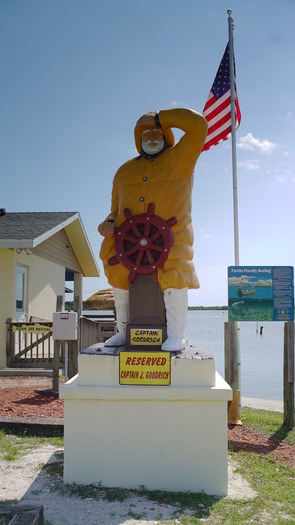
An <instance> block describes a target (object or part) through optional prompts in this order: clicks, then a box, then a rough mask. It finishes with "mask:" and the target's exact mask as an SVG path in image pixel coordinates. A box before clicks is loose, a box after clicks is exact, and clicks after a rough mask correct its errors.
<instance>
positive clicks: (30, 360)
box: [6, 320, 54, 369]
mask: <svg viewBox="0 0 295 525" xmlns="http://www.w3.org/2000/svg"><path fill="white" fill-rule="evenodd" d="M6 326H7V337H6V356H7V366H8V367H12V368H38V367H40V368H49V369H50V368H52V363H53V355H54V341H53V339H52V322H50V321H39V322H34V321H31V322H28V323H24V322H18V323H16V322H12V321H10V320H7V322H6Z"/></svg>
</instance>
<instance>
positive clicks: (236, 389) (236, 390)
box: [227, 9, 241, 416]
mask: <svg viewBox="0 0 295 525" xmlns="http://www.w3.org/2000/svg"><path fill="white" fill-rule="evenodd" d="M227 14H228V43H229V74H230V103H231V144H232V179H233V211H234V251H235V266H239V264H240V256H239V224H238V183H237V155H236V93H235V64H234V44H233V29H234V21H233V19H232V17H231V14H232V11H231V9H228V11H227ZM232 330H235V332H236V334H235V336H234V337H233V341H234V346H233V348H232V352H233V353H234V354H235V357H234V362H235V367H234V368H233V370H232V372H233V374H234V378H233V383H232V384H231V383H229V384H230V385H231V387H232V389H233V401H232V407H234V403H237V398H238V404H239V416H240V412H241V410H240V391H241V381H240V377H241V373H240V366H241V354H240V323H239V322H237V321H235V322H234V323H233V326H232Z"/></svg>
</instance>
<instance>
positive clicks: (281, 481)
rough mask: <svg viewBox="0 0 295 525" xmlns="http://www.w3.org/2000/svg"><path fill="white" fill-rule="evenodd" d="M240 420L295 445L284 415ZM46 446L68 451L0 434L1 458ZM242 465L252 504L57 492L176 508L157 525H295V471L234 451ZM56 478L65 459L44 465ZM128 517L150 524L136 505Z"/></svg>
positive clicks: (57, 441)
mask: <svg viewBox="0 0 295 525" xmlns="http://www.w3.org/2000/svg"><path fill="white" fill-rule="evenodd" d="M241 420H242V422H243V425H244V426H245V427H249V428H251V429H253V430H255V431H256V432H260V433H262V434H264V435H265V436H267V437H268V438H271V437H272V438H275V437H276V438H278V439H279V440H281V441H285V442H289V443H291V444H292V445H294V446H295V429H289V428H286V427H284V426H283V415H282V414H281V413H276V412H269V411H264V410H253V409H248V408H245V409H243V410H242V414H241ZM43 443H51V444H53V445H55V446H57V447H62V446H63V439H62V438H43V437H42V438H40V437H38V438H36V437H33V436H15V435H9V434H5V433H4V432H1V431H0V456H2V457H6V459H7V460H9V461H12V460H13V459H16V458H17V457H20V455H23V454H25V453H27V452H28V451H30V450H31V449H32V448H34V447H36V446H39V445H41V444H43ZM230 454H231V456H232V458H233V459H234V461H235V463H236V464H237V466H238V472H239V473H240V474H241V475H242V476H243V477H244V478H245V479H246V480H247V481H248V482H249V483H250V486H251V487H252V489H253V490H255V491H256V492H257V496H256V497H254V498H252V499H249V500H234V499H230V498H218V497H212V496H208V495H206V494H203V493H201V494H195V493H190V492H184V493H183V492H160V491H148V490H146V489H145V488H144V487H142V488H141V489H140V490H137V491H131V490H127V489H120V488H114V489H106V488H104V487H102V486H101V484H99V483H98V484H93V485H89V486H81V485H76V484H72V485H67V486H65V487H64V486H63V488H62V489H61V486H60V484H57V489H56V490H62V493H63V494H67V495H73V496H75V497H81V498H89V497H91V498H93V499H97V500H99V499H102V498H104V499H107V500H108V501H110V502H111V501H124V500H126V499H127V498H128V496H129V495H132V494H135V495H136V496H139V497H140V496H142V497H145V498H148V499H150V500H151V501H154V502H157V503H163V504H169V505H171V506H172V507H174V508H175V512H174V517H173V519H172V520H168V521H163V520H162V521H161V516H159V517H158V520H159V521H158V525H201V524H202V525H204V523H206V525H250V524H251V525H252V524H253V525H292V524H293V525H295V469H294V468H292V467H290V466H288V465H287V464H285V463H280V462H278V461H275V460H274V456H273V454H272V453H271V452H270V453H268V454H265V453H263V454H259V453H256V452H245V451H243V452H242V451H239V452H235V451H234V450H231V452H230ZM45 468H46V470H47V471H48V472H49V473H50V474H51V475H52V476H59V479H60V477H61V476H62V455H61V456H60V458H59V461H57V462H54V463H51V464H48V465H46V466H45ZM129 516H130V517H131V518H133V519H143V520H148V519H149V517H148V515H144V511H143V512H142V513H140V514H138V513H137V512H136V511H135V510H134V509H133V508H132V506H130V507H129Z"/></svg>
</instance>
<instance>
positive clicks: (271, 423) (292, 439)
mask: <svg viewBox="0 0 295 525" xmlns="http://www.w3.org/2000/svg"><path fill="white" fill-rule="evenodd" d="M241 419H242V423H243V425H244V426H245V427H249V428H251V429H253V430H255V431H257V432H261V434H264V435H267V436H269V437H270V436H272V437H274V438H277V439H280V440H281V439H282V440H284V441H287V442H288V443H291V444H292V445H295V428H293V429H291V428H288V427H284V426H283V414H282V413H280V412H272V411H269V410H252V409H250V408H243V410H242V415H241Z"/></svg>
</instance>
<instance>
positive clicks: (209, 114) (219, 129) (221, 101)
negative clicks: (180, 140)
mask: <svg viewBox="0 0 295 525" xmlns="http://www.w3.org/2000/svg"><path fill="white" fill-rule="evenodd" d="M234 90H235V107H236V128H238V127H239V124H240V122H241V111H240V106H239V100H238V95H237V90H236V71H235V63H234ZM230 98H231V94H230V73H229V44H227V46H226V48H225V52H224V55H223V57H222V60H221V62H220V65H219V68H218V71H217V73H216V77H215V79H214V82H213V84H212V88H211V91H210V93H209V96H208V99H207V102H206V104H205V107H204V109H203V115H204V117H205V118H206V120H207V122H208V134H207V138H206V141H205V144H204V146H203V149H202V151H206V150H208V149H210V148H212V146H216V144H218V143H219V142H221V141H222V140H226V139H228V138H229V137H230V136H231V99H230Z"/></svg>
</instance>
